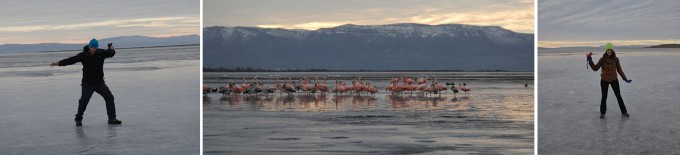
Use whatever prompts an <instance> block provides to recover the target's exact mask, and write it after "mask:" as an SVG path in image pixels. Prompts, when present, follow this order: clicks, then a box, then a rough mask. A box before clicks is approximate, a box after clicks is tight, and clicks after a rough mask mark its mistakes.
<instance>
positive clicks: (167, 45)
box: [26, 44, 201, 53]
mask: <svg viewBox="0 0 680 155" xmlns="http://www.w3.org/2000/svg"><path fill="white" fill-rule="evenodd" d="M200 45H201V44H183V45H164V46H145V47H125V48H116V49H141V48H158V47H182V46H200ZM66 51H80V50H57V51H36V52H26V53H50V52H66Z"/></svg>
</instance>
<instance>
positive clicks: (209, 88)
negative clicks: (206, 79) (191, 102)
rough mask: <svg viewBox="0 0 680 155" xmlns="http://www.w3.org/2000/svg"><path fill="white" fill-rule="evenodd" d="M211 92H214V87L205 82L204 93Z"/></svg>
mask: <svg viewBox="0 0 680 155" xmlns="http://www.w3.org/2000/svg"><path fill="white" fill-rule="evenodd" d="M211 92H212V87H210V86H208V85H206V84H203V95H205V94H208V93H211Z"/></svg>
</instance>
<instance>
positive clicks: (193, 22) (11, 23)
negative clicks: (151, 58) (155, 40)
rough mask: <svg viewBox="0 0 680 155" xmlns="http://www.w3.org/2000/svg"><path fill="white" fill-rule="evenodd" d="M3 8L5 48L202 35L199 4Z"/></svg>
mask: <svg viewBox="0 0 680 155" xmlns="http://www.w3.org/2000/svg"><path fill="white" fill-rule="evenodd" d="M0 6H2V9H0V14H2V15H3V17H2V20H0V44H9V43H12V44H16V43H19V44H33V43H85V42H87V41H89V40H90V39H91V38H98V39H103V38H109V37H118V36H130V35H143V36H152V37H169V36H177V35H192V34H199V33H200V28H199V27H200V1H198V0H144V1H137V0H115V1H108V0H60V1H43V0H20V1H2V2H0Z"/></svg>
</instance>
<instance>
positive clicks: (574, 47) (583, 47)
mask: <svg viewBox="0 0 680 155" xmlns="http://www.w3.org/2000/svg"><path fill="white" fill-rule="evenodd" d="M648 46H649V45H624V46H614V49H633V48H645V47H648ZM593 48H600V49H604V45H602V46H569V47H556V48H549V47H538V49H539V50H544V49H593Z"/></svg>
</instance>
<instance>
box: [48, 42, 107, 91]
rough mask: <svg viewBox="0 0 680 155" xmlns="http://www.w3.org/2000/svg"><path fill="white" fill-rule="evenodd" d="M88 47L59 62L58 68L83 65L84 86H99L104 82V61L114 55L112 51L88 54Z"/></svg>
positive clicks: (99, 50)
mask: <svg viewBox="0 0 680 155" xmlns="http://www.w3.org/2000/svg"><path fill="white" fill-rule="evenodd" d="M89 50H90V48H89V47H88V46H85V47H83V52H80V53H78V54H77V55H75V56H72V57H70V58H66V59H64V60H61V61H59V66H68V65H73V64H75V63H77V62H80V63H81V64H83V80H82V83H86V84H100V83H103V82H104V59H106V58H110V57H113V56H114V55H116V51H115V50H113V49H107V50H104V49H97V52H95V54H90V52H89Z"/></svg>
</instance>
